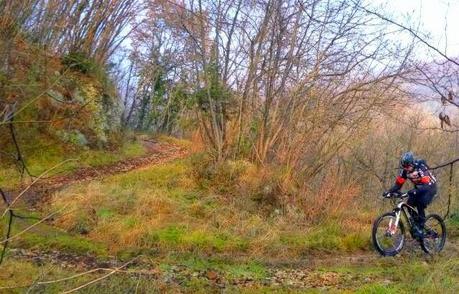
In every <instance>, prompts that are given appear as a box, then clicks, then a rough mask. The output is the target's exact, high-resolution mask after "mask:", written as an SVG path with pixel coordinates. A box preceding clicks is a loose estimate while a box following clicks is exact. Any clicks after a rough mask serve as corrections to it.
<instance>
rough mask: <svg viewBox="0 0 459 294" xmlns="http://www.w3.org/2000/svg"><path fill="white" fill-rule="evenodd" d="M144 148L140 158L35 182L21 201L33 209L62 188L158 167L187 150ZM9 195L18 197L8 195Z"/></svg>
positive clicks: (160, 146) (147, 144) (168, 146)
mask: <svg viewBox="0 0 459 294" xmlns="http://www.w3.org/2000/svg"><path fill="white" fill-rule="evenodd" d="M142 143H143V145H144V146H145V147H146V149H147V154H146V155H144V156H140V157H134V158H129V159H124V160H121V161H118V162H115V163H112V164H108V165H102V166H97V167H84V168H80V169H78V170H76V171H73V172H71V173H70V174H66V175H61V176H54V177H51V178H49V179H45V180H42V181H39V182H37V183H36V184H35V185H34V186H32V187H31V188H30V189H29V190H28V191H27V192H26V193H25V194H24V195H23V196H22V198H23V200H24V201H25V202H26V203H28V204H30V205H32V206H36V205H37V204H39V203H42V202H46V201H47V200H48V199H49V197H50V196H51V195H52V194H53V193H54V192H56V191H58V190H60V189H63V188H64V187H66V186H68V185H71V184H75V183H79V182H83V181H91V180H95V179H98V178H103V177H106V176H110V175H115V174H120V173H125V172H128V171H132V170H135V169H141V168H144V167H147V166H150V165H156V164H161V163H164V162H168V161H172V160H174V159H178V158H184V157H186V156H187V155H188V151H187V150H186V149H185V148H183V147H180V146H177V145H173V144H170V143H163V142H158V141H154V140H142ZM11 194H13V195H14V194H17V192H16V193H11Z"/></svg>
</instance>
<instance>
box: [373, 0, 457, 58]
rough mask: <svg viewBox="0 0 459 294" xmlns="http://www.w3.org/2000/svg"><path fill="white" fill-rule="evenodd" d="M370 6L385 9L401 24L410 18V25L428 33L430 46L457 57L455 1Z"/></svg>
mask: <svg viewBox="0 0 459 294" xmlns="http://www.w3.org/2000/svg"><path fill="white" fill-rule="evenodd" d="M370 3H372V4H376V5H377V4H382V5H384V6H386V7H387V8H388V11H389V12H390V13H392V14H393V16H394V17H396V18H397V21H402V22H403V23H404V24H408V20H407V19H408V18H411V22H412V23H418V24H420V28H421V29H422V31H424V32H426V33H430V36H431V38H432V44H433V45H435V46H437V47H438V48H439V49H441V51H443V52H446V53H447V55H449V56H452V57H455V56H459V0H374V1H370ZM446 43H447V45H448V46H447V47H445V46H446ZM445 48H446V51H445ZM437 57H438V56H437Z"/></svg>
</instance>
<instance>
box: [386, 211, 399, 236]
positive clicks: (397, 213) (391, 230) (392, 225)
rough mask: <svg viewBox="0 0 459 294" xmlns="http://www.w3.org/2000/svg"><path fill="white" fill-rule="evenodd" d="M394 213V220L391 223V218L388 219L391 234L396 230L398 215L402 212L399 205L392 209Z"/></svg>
mask: <svg viewBox="0 0 459 294" xmlns="http://www.w3.org/2000/svg"><path fill="white" fill-rule="evenodd" d="M393 211H394V213H395V221H394V222H393V223H392V219H390V221H389V230H390V233H391V234H395V231H396V230H397V227H398V223H399V222H400V216H401V213H402V209H401V207H397V208H395V209H394V210H393Z"/></svg>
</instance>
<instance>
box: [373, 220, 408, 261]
mask: <svg viewBox="0 0 459 294" xmlns="http://www.w3.org/2000/svg"><path fill="white" fill-rule="evenodd" d="M395 219H396V216H395V213H394V212H388V213H385V214H383V215H381V216H380V217H379V218H377V219H376V220H375V222H374V223H373V230H372V233H371V237H372V241H373V246H374V247H375V248H376V250H377V251H378V252H379V253H380V254H381V255H383V256H394V255H396V254H398V253H399V252H400V251H402V249H403V246H404V245H405V228H404V227H403V223H402V221H401V220H399V222H398V224H397V225H395Z"/></svg>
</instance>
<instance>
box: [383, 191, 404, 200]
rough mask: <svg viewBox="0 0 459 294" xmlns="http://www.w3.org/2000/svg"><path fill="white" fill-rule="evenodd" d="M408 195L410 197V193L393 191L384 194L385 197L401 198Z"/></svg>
mask: <svg viewBox="0 0 459 294" xmlns="http://www.w3.org/2000/svg"><path fill="white" fill-rule="evenodd" d="M406 197H408V193H400V192H391V193H387V194H386V195H384V198H400V199H403V198H406Z"/></svg>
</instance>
